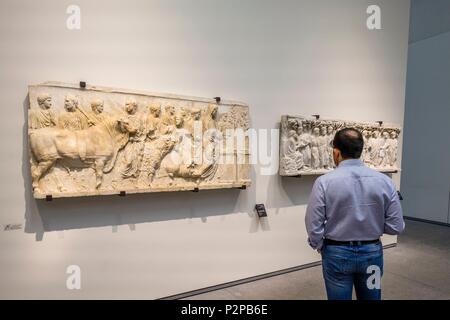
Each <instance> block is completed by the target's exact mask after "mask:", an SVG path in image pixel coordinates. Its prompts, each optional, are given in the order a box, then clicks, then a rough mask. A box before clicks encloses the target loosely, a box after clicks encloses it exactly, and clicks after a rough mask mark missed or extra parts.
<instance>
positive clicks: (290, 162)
mask: <svg viewBox="0 0 450 320" xmlns="http://www.w3.org/2000/svg"><path fill="white" fill-rule="evenodd" d="M346 127H352V128H356V129H358V130H360V131H361V133H362V134H363V137H364V150H363V153H362V155H361V160H363V161H364V163H365V164H366V165H367V166H369V167H371V168H373V169H375V170H378V171H381V172H396V171H398V170H399V169H398V165H397V156H398V137H399V134H400V131H401V129H400V127H399V126H397V125H384V124H383V125H380V124H379V123H362V122H352V121H340V120H316V119H307V118H304V117H295V116H282V118H281V134H280V168H279V170H280V171H279V172H280V175H282V176H297V175H314V174H324V173H327V172H329V171H331V170H333V169H334V167H335V165H334V161H333V146H332V145H333V138H334V135H335V133H336V132H337V131H338V130H340V129H343V128H346Z"/></svg>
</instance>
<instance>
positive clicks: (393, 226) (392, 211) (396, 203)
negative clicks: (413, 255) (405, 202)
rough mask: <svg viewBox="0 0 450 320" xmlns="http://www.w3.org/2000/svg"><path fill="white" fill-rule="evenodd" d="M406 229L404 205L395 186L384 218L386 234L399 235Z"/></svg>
mask: <svg viewBox="0 0 450 320" xmlns="http://www.w3.org/2000/svg"><path fill="white" fill-rule="evenodd" d="M404 229H405V221H404V220H403V211H402V205H401V204H400V199H399V196H398V193H397V191H396V189H395V186H393V190H392V191H391V197H390V201H389V203H388V205H387V208H386V212H385V216H384V233H386V234H391V235H397V234H400V233H402V232H403V230H404Z"/></svg>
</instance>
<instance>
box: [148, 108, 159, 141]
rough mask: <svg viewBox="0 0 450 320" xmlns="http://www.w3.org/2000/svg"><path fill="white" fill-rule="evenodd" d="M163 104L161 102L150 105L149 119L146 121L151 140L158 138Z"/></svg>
mask: <svg viewBox="0 0 450 320" xmlns="http://www.w3.org/2000/svg"><path fill="white" fill-rule="evenodd" d="M160 116H161V106H160V105H159V104H152V105H150V106H149V107H148V115H147V120H146V122H145V130H146V134H147V137H148V138H149V139H150V140H154V139H156V138H157V137H158V136H159V134H160V132H159V130H160V125H161V118H160Z"/></svg>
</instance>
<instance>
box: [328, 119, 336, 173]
mask: <svg viewBox="0 0 450 320" xmlns="http://www.w3.org/2000/svg"><path fill="white" fill-rule="evenodd" d="M334 134H335V133H334V127H333V126H332V125H329V126H328V127H327V153H328V168H329V169H333V168H334V167H335V164H334V159H333V140H334Z"/></svg>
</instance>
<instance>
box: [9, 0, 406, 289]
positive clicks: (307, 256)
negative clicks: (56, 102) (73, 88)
mask: <svg viewBox="0 0 450 320" xmlns="http://www.w3.org/2000/svg"><path fill="white" fill-rule="evenodd" d="M71 4H76V5H78V6H79V7H80V8H81V29H80V30H69V29H67V28H66V19H67V18H68V16H69V15H68V14H66V9H67V7H68V6H69V5H71ZM372 4H376V5H379V6H380V8H381V21H382V29H381V30H368V28H367V27H366V19H367V17H368V15H367V13H366V9H367V7H368V6H369V5H372ZM408 25H409V0H394V1H392V0H385V1H380V0H373V1H366V0H340V1H335V0H323V1H317V0H309V1H307V0H289V1H288V0H285V1H274V0H272V1H267V0H252V1H238V0H227V1H224V0H223V1H219V0H216V1H212V0H196V1H185V0H176V1H174V0H169V1H163V0H160V1H106V0H105V1H87V0H86V1H56V0H54V1H49V0H45V1H32V0H28V1H24V0H6V1H5V0H3V1H1V2H0V47H1V50H0V70H1V72H0V90H1V97H2V107H1V109H0V112H1V119H2V120H3V124H2V126H0V150H2V151H1V152H2V166H1V167H0V181H1V182H0V204H1V206H0V224H1V225H2V226H5V225H7V224H22V228H19V229H18V230H11V231H3V228H2V231H0V298H159V297H164V296H168V295H173V294H177V293H181V292H186V291H190V290H194V289H199V288H203V287H207V286H211V285H216V284H220V283H224V282H228V281H233V280H237V279H242V278H246V277H250V276H255V275H259V274H264V273H267V272H272V271H276V270H281V269H284V268H289V267H294V266H299V265H303V264H307V263H310V262H314V261H318V260H320V257H319V255H318V254H317V253H315V252H314V251H313V250H311V249H310V248H309V247H308V245H307V243H306V232H305V227H304V214H305V209H306V204H307V199H308V196H309V192H310V189H311V187H312V184H313V182H314V178H313V177H302V178H300V179H295V178H281V177H279V176H278V175H277V174H276V172H275V173H273V174H270V175H265V174H263V173H265V172H263V169H267V168H266V167H265V166H262V165H255V166H254V167H253V170H252V179H253V185H252V186H251V187H250V188H249V189H247V190H212V191H201V192H199V193H192V192H184V193H183V192H182V193H162V194H144V195H130V196H126V197H118V196H104V197H90V198H73V199H56V200H54V201H52V202H45V201H35V200H34V199H33V198H32V195H31V190H30V188H31V183H30V177H29V166H28V155H27V140H26V122H25V119H26V108H27V86H28V85H29V84H36V83H40V82H43V81H47V80H56V81H64V82H70V83H77V82H78V81H80V80H84V81H87V82H88V83H89V84H94V85H102V86H112V87H123V88H129V89H139V90H149V91H156V92H157V91H160V92H169V93H177V94H183V95H194V96H203V97H215V96H221V97H223V98H224V99H234V100H240V101H244V102H246V103H248V104H249V105H250V115H251V122H252V126H253V127H254V128H257V129H264V128H265V129H275V128H278V125H279V121H280V117H281V115H283V114H298V115H312V114H320V115H321V116H322V117H323V118H338V119H348V120H356V121H377V120H383V121H387V122H394V123H399V124H402V123H403V113H404V99H405V94H404V92H405V77H406V57H407V46H408ZM272 143H273V145H274V147H275V148H274V151H273V152H274V158H275V159H277V153H278V149H277V147H278V141H276V140H275V141H272ZM266 171H267V170H266ZM393 178H394V179H395V181H396V182H397V183H399V182H400V181H399V175H398V174H395V175H394V177H393ZM255 203H264V204H265V205H266V207H267V208H268V218H267V219H264V220H258V218H257V217H255V214H254V212H253V207H254V205H255ZM392 241H395V239H393V238H389V239H387V241H386V243H389V242H392ZM69 265H78V266H79V267H80V268H81V276H82V277H81V279H82V281H81V290H68V289H67V288H66V279H67V276H68V275H67V274H66V268H67V267H68V266H69Z"/></svg>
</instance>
